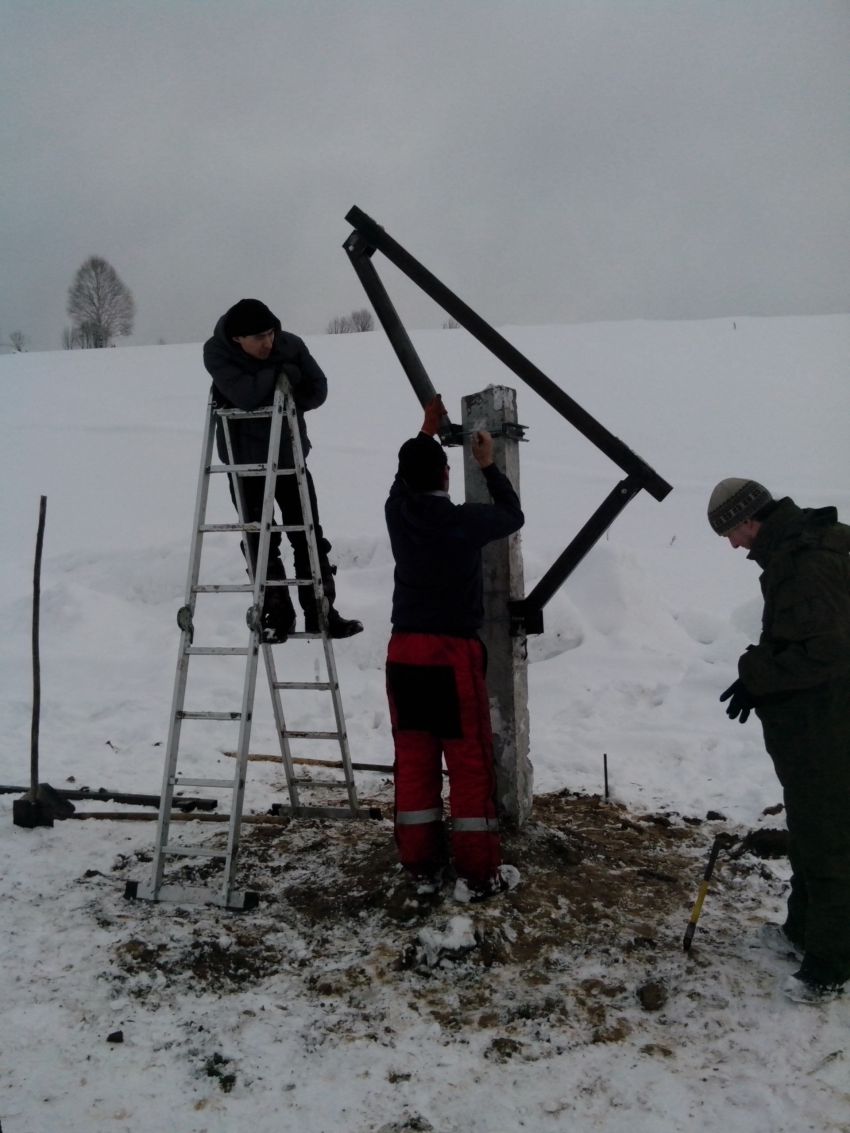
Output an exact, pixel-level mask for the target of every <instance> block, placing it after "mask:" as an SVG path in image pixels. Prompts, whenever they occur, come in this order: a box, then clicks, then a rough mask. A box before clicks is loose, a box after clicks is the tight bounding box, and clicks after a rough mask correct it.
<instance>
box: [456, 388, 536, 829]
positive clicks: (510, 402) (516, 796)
mask: <svg viewBox="0 0 850 1133" xmlns="http://www.w3.org/2000/svg"><path fill="white" fill-rule="evenodd" d="M462 406H463V430H464V433H469V432H472V431H474V430H476V429H486V430H487V431H488V432H490V433H492V434H493V440H494V444H493V459H494V461H495V463H496V465H497V466H498V468H500V469H501V471H502V472H504V473H505V475H506V476H507V477H508V479H509V480H510V482H511V483H512V484H513V486H514V488H515V490H516V493H517V495H519V442H518V441H517V440H516V438H514V437H509V436H506V435H505V431H504V429H503V426H504V425H506V424H516V420H517V415H516V390H512V389H508V388H507V387H506V386H489V387H488V388H487V389H485V390H482V391H481V393H473V394H470V395H469V396H468V397H465V398H463V401H462ZM463 467H464V480H465V486H466V500H467V503H491V502H492V500H491V498H490V493H489V492H488V490H487V484H486V482H485V480H484V477H483V476H482V475H481V472H480V470H479V468H478V465H477V464H476V463H475V461H474V460H473V458H472V454H471V451H470V446H469V443H465V444H464V463H463ZM483 567H484V625H483V627H482V629H481V637H482V640H483V641H484V644H485V646H486V647H487V687H488V690H489V693H490V719H491V720H492V722H493V738H494V747H495V757H496V801H497V805H498V809H499V816H500V818H502V819H503V821H505V822H506V823H507V824H508V825H510V826H515V827H520V826H522V825H523V824H524V823H525V822H526V821H527V820H528V818H529V817H530V816H531V805H532V786H533V769H532V766H531V762H530V760H529V758H528V751H529V740H528V659H527V650H526V638H525V634H524V633H523V634H519V635H517V636H515V637H512V636H511V632H510V617H509V614H508V601H509V600H511V599H516V598H522V597H523V594H524V582H523V571H522V547H521V544H520V533H519V532H517V533H516V534H515V535H511V536H509V537H508V538H507V539H499V540H497V541H496V542H495V543H490V544H489V546H487V547H485V548H484V552H483Z"/></svg>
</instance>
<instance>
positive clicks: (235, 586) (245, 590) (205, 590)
mask: <svg viewBox="0 0 850 1133" xmlns="http://www.w3.org/2000/svg"><path fill="white" fill-rule="evenodd" d="M192 593H193V594H253V593H254V587H253V586H252V585H251V583H250V582H222V583H212V582H207V583H199V584H198V585H196V586H193V587H192Z"/></svg>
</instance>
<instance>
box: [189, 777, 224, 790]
mask: <svg viewBox="0 0 850 1133" xmlns="http://www.w3.org/2000/svg"><path fill="white" fill-rule="evenodd" d="M174 786H175V787H227V788H228V789H232V787H233V780H232V779H184V778H183V777H182V776H181V777H180V778H176V777H175V779H174Z"/></svg>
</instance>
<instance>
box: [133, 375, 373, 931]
mask: <svg viewBox="0 0 850 1133" xmlns="http://www.w3.org/2000/svg"><path fill="white" fill-rule="evenodd" d="M284 416H285V417H286V421H287V424H288V427H289V434H290V437H291V438H292V451H293V463H294V467H293V468H278V466H277V459H278V452H279V449H280V438H281V432H282V428H283V420H284ZM263 417H271V426H270V434H271V435H270V438H269V453H268V458H267V461H266V462H265V463H261V464H237V463H235V462H234V460H233V446H232V440H231V434H230V428H229V425H230V422H231V421H245V420H249V419H255V418H263ZM219 420H220V421H221V423H222V427H223V431H224V439H225V444H226V449H227V454H228V460H229V463H228V464H213V463H212V457H213V444H214V440H215V432H216V422H217V421H219ZM215 474H223V475H229V476H231V477H232V478H233V479H232V481H231V483H232V484H233V485H234V496H235V499H236V504H237V513H238V520H239V522H238V523H225V524H208V523H206V513H207V501H208V495H209V487H210V477H211V476H212V475H215ZM243 476H263V477H264V479H265V485H264V487H265V491H264V494H263V506H262V515H261V519H260V522H259V523H248V522H246V520H245V510H244V504H243V497H242V491H241V487H240V477H243ZM278 476H295V477H296V478H297V482H298V489H299V498H300V501H301V515H302V519H303V523H302V524H300V525H292V524H287V525H275V524H273V523H272V520H273V518H274V502H275V500H274V494H275V484H276V480H277V477H278ZM275 531H277V532H281V533H285V532H290V531H303V532H305V533H306V537H307V548H308V552H309V558H310V571H311V578H309V579H304V578H291V579H290V578H286V579H283V580H268V579H267V577H266V574H267V569H268V557H269V548H270V544H271V534H272V532H275ZM219 532H240V533H241V534H242V537H243V540H245V536H246V535H247V534H248V533H254V534H257V535H258V536H259V543H258V548H257V565H256V570H254V569H253V568H252V564H251V558H250V555H246V564H247V569H248V577H249V579H250V581H249V582H248V583H245V584H236V585H231V584H222V585H206V584H200V583H199V578H200V569H201V553H202V550H203V543H204V536H206V535H209V534H213V533H219ZM308 585H309V586H312V589H313V593H314V595H315V598H316V603H317V608H318V610H319V633H291V634H289V636H288V639H287V640H288V641H291V640H292V639H298V638H315V639H321V642H322V646H323V651H324V661H325V670H326V679H325V680H320V679H318V676H317V677H316V679H314V680H279V679H278V676H277V668H276V665H275V658H274V654H273V649H274V646H273V645H272V644H268V643H266V642H265V641H264V640H263V626H262V611H263V600H264V596H265V593H266V591H267V589H268V588H269V587H271V586H290V587H297V586H308ZM226 593H245V594H250V597H251V606H250V608H249V610H248V613H247V618H246V620H247V623H248V642H247V645H245V646H217V645H195V644H194V636H195V625H194V620H195V604H196V600H197V596H198V595H199V594H226ZM328 605H329V604H328V601H327V599H326V597H325V594H324V587H323V584H322V575H321V567H320V562H319V552H318V546H317V541H316V533H315V522H314V517H313V510H312V506H311V502H310V493H309V489H308V485H307V477H306V466H305V463H304V453H303V447H302V444H301V434H300V431H299V428H298V419H297V415H296V410H295V405H294V402H293V398H292V391H291V388H290V385H289V382H288V380H287V378H286V376H285V375H281V376H280V377H279V378H278V380H277V385H276V389H275V395H274V400H273V402H272V405H271V406H268V407H266V408H263V409H257V410H254V411H251V412H246V411H243V410H238V409H219V408H218V407H217V406H216V404H215V402H214V400H213V396H212V394H210V399H209V402H208V405H207V423H206V430H205V434H204V442H203V448H202V455H201V467H200V472H199V476H198V491H197V496H196V502H195V515H194V520H193V527H192V540H191V551H190V555H189V572H188V579H187V582H186V592H185V602H184V605H183V606H182V607H181V609H180V611H179V613H178V615H177V624H178V625H179V627H180V630H181V636H180V646H179V651H178V657H177V672H176V676H175V680H174V693H173V698H172V705H171V720H170V725H169V733H168V742H167V747H166V753H165V768H164V772H163V783H162V795H161V798H160V808H159V818H158V822H157V834H156V844H155V848H154V855H153V866H152V870H151V879H150V881H149V882H147V883H143V882H135V881H131V882H128V884H127V888H126V891H125V896H127V897H129V898H137V899H140V900H148V901H173V902H179V903H190V904H213V905H219V906H222V907H224V908H228V909H247V908H251V907H253V906H254V905H256V904H257V900H258V897H257V894H256V893H253V892H251V891H248V890H243V891H236V890H235V889H234V883H235V875H236V866H237V860H238V853H239V841H240V833H241V826H242V810H243V805H244V796H245V784H246V779H247V766H248V759H249V752H248V745H249V741H250V737H251V724H252V718H253V711H254V695H255V690H256V682H257V668H258V662H259V656H260V654H262V657H263V662H264V665H265V669H266V676H267V678H268V685H269V692H270V694H271V701H272V710H273V713H274V722H275V728H276V731H277V735H278V740H279V744H280V763H281V765H282V766H283V769H284V773H285V777H286V785H287V789H288V793H289V803H288V805H283V804H277V805H276V806H274V807H273V811H274V813H275V814H279V815H284V814H288V815H292V816H297V817H308V818H370V817H375V816H376V812H375V811H373V810H368V809H367V810H364V809H361V808H360V806H359V804H358V800H357V790H356V787H355V783H354V772H353V769H352V765H351V754H350V751H349V746H348V736H347V733H346V729H345V715H344V712H343V706H342V697H341V695H340V689H339V681H338V678H337V671H336V664H335V661H334V653H333V643H332V641H331V638H330V635H329V632H328V622H327V615H328ZM296 652H299V651H298V650H290V654H293V653H296ZM205 656H218V657H222V656H231V657H240V658H245V671H244V679H243V683H242V703H241V707H240V708H239V710H238V711H236V710H233V711H193V710H191V709H187V708H186V706H185V700H186V686H187V681H188V675H189V662H190V661H192V660H193V659H194V658H196V657H205ZM318 668H319V664H318V661H317V662H316V670H317V671H318ZM282 690H290V691H297V692H299V693H300V694H302V695H306V694H307V693H308V692H325V693H329V694H330V696H331V699H332V702H333V713H334V721H335V727H334V728H333V729H329V730H326V731H304V730H291V729H290V728H289V727H288V726H287V721H286V716H285V714H284V710H283V703H282V698H281V691H282ZM188 720H204V721H226V722H228V723H231V724H232V723H234V722H236V721H238V722H239V737H238V741H237V747H236V751H235V760H236V762H235V769H234V773H233V777H232V778H199V777H197V776H189V775H183V774H180V773H179V772H178V754H179V748H180V736H181V728H182V725H183V722H184V721H188ZM293 739H298V740H303V739H317V740H335V741H336V742H337V743H338V744H339V752H340V758H339V760H338V761H333V762H330V761H328V764H327V765H328V766H329V767H333V768H339V767H340V766H341V767H342V773H343V780H342V781H341V782H339V783H337V784H336V785H337V786H340V787H342V786H344V788H345V791H346V793H347V797H348V805H347V806H345V807H325V806H310V805H305V804H304V803H302V801H301V797H300V791H299V788H300V787H301V786H303V785H305V784H306V783H309V782H311V781H310V780H307V779H304V778H299V777H298V775H297V774H296V772H295V768H294V764H293V756H292V749H291V744H290V741H291V740H293ZM316 762H317V761H315V760H310V763H311V764H315V763H316ZM318 785H320V786H332V785H333V784H326V783H324V782H322V781H320V782H319V783H318ZM184 787H191V788H192V790H196V789H198V788H209V789H211V790H220V791H229V792H230V796H231V798H230V812H229V817H228V818H227V821H228V833H227V845H226V848H224V849H221V850H218V849H209V848H208V847H206V846H200V845H197V846H187V845H185V844H184V843H183V842H177V841H175V840H173V839H172V837H171V833H172V831H171V813H172V805H173V803H174V796H175V792H178V791H180V790H182V789H183V788H184ZM178 801H179V797H178ZM223 821H224V819H223ZM187 858H189V859H194V860H196V861H201V860H203V859H221V860H222V861H223V871H222V877H221V883H220V886H218V887H217V888H207V887H198V886H190V885H181V884H165V883H164V876H165V866H166V862H167V861H169V860H173V859H177V860H178V861H180V860H181V859H182V861H183V862H184V863H185V860H186V859H187Z"/></svg>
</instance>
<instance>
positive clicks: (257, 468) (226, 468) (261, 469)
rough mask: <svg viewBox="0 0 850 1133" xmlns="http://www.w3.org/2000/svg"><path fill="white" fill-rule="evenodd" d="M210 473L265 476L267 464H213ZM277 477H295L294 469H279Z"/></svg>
mask: <svg viewBox="0 0 850 1133" xmlns="http://www.w3.org/2000/svg"><path fill="white" fill-rule="evenodd" d="M208 471H209V472H211V473H212V472H227V473H229V474H230V475H233V476H265V474H266V465H265V464H211V465H210V466H209V469H208ZM276 475H277V476H294V475H295V469H294V468H278V470H277V472H276Z"/></svg>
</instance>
